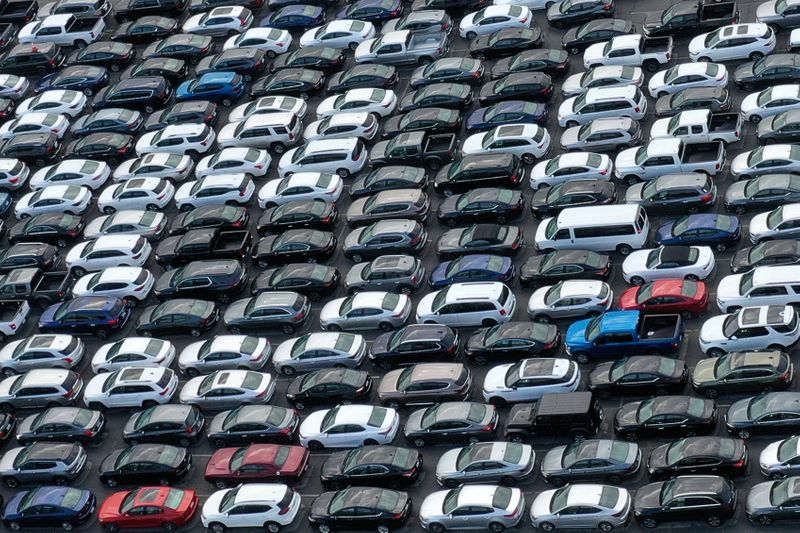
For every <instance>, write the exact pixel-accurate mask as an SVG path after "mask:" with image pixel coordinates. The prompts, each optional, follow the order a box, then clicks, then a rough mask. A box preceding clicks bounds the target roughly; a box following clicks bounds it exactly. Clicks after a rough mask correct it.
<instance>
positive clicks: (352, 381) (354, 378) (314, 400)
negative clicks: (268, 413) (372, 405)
mask: <svg viewBox="0 0 800 533" xmlns="http://www.w3.org/2000/svg"><path fill="white" fill-rule="evenodd" d="M371 392H372V378H371V377H370V375H369V374H368V373H367V372H365V371H363V370H352V369H350V368H322V369H320V370H313V371H311V372H309V373H307V374H303V375H302V376H299V377H297V378H295V379H293V380H292V382H291V383H289V387H288V388H287V390H286V399H287V401H288V402H289V403H290V404H291V405H292V406H293V407H294V408H295V409H296V410H297V411H302V410H304V409H305V408H306V407H308V406H310V405H320V404H321V405H336V404H340V403H343V402H348V401H349V402H353V403H360V402H366V401H369V396H370V393H371Z"/></svg>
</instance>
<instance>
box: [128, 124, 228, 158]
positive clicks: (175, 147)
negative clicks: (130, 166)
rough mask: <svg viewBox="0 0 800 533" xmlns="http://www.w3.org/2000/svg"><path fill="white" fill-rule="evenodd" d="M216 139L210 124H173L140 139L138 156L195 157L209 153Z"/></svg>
mask: <svg viewBox="0 0 800 533" xmlns="http://www.w3.org/2000/svg"><path fill="white" fill-rule="evenodd" d="M216 138H217V134H216V133H214V130H213V129H212V128H211V126H209V125H208V124H172V125H169V126H167V127H166V128H164V129H163V130H160V131H153V132H150V133H145V134H144V135H142V136H141V137H139V140H138V141H136V154H137V155H139V156H142V155H144V154H152V153H156V152H164V153H169V154H179V155H183V154H186V155H188V156H192V157H193V156H197V155H198V154H204V153H206V152H208V151H209V150H210V149H211V148H212V147H213V146H214V141H215V140H216Z"/></svg>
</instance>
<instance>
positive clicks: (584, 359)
mask: <svg viewBox="0 0 800 533" xmlns="http://www.w3.org/2000/svg"><path fill="white" fill-rule="evenodd" d="M574 357H575V360H576V361H577V362H579V363H580V364H582V365H586V364H589V354H588V353H586V352H578V353H576V354H575V356H574Z"/></svg>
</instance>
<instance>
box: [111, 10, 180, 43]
mask: <svg viewBox="0 0 800 533" xmlns="http://www.w3.org/2000/svg"><path fill="white" fill-rule="evenodd" d="M177 31H178V21H177V20H175V19H174V18H168V17H160V16H157V15H150V16H144V17H140V18H138V19H136V20H135V21H133V22H125V23H123V24H120V25H119V27H118V28H117V31H115V32H114V33H113V35H111V40H112V41H126V42H129V43H135V44H140V43H151V42H153V41H155V40H158V39H165V38H167V37H169V36H170V35H172V34H173V33H176V32H177Z"/></svg>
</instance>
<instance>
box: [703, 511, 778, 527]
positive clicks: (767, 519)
mask: <svg viewBox="0 0 800 533" xmlns="http://www.w3.org/2000/svg"><path fill="white" fill-rule="evenodd" d="M756 522H758V523H759V525H762V526H769V525H771V524H772V522H773V519H772V517H771V516H769V515H765V514H762V515H759V516H757V517H756ZM709 525H710V524H709Z"/></svg>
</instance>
